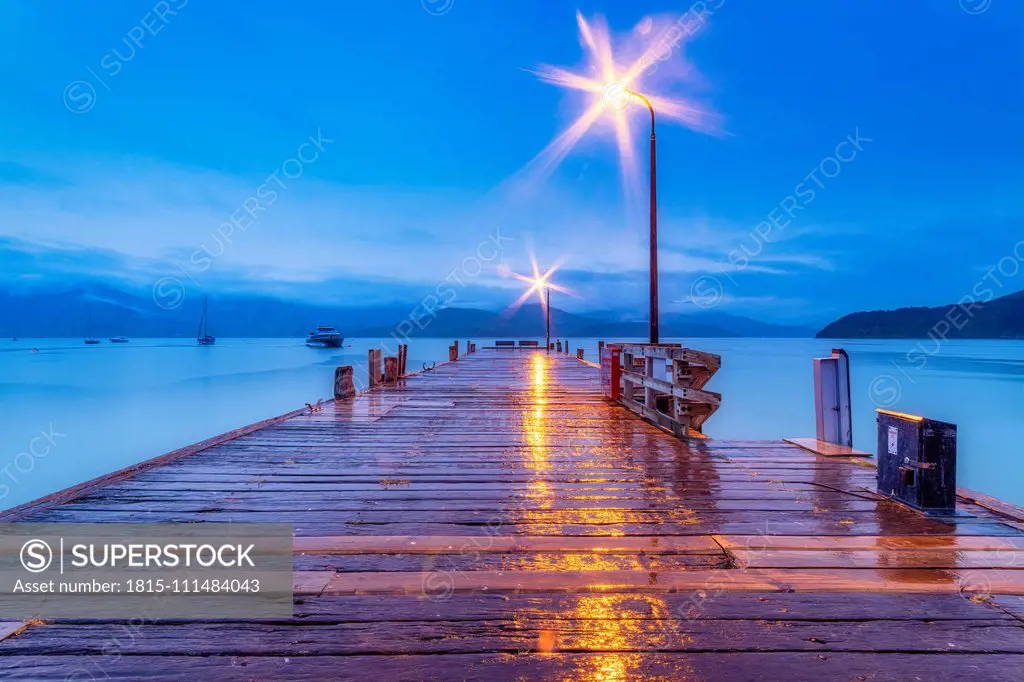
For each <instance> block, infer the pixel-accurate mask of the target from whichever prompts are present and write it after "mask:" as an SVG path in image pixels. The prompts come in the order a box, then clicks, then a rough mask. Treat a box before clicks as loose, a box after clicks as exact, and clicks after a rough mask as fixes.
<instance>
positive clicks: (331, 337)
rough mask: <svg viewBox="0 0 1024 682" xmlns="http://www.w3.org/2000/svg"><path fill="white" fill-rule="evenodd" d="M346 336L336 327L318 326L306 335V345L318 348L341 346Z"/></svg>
mask: <svg viewBox="0 0 1024 682" xmlns="http://www.w3.org/2000/svg"><path fill="white" fill-rule="evenodd" d="M344 340H345V339H344V337H343V336H342V335H341V334H340V333H338V330H337V329H335V328H334V327H317V328H316V331H311V332H310V333H309V335H308V336H306V345H307V346H314V347H316V348H341V344H342V342H343V341H344Z"/></svg>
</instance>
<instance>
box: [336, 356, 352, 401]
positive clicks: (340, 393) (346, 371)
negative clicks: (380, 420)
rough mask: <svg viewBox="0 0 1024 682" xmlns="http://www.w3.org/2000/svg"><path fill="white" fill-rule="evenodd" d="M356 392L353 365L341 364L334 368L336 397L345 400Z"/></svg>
mask: <svg viewBox="0 0 1024 682" xmlns="http://www.w3.org/2000/svg"><path fill="white" fill-rule="evenodd" d="M355 394H356V386H355V383H354V382H353V375H352V365H341V366H340V367H336V368H335V369H334V399H335V400H344V399H345V398H351V397H352V396H354V395H355Z"/></svg>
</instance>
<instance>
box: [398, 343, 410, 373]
mask: <svg viewBox="0 0 1024 682" xmlns="http://www.w3.org/2000/svg"><path fill="white" fill-rule="evenodd" d="M408 362H409V344H407V343H401V344H399V345H398V376H400V377H404V376H405V368H406V367H407V366H408Z"/></svg>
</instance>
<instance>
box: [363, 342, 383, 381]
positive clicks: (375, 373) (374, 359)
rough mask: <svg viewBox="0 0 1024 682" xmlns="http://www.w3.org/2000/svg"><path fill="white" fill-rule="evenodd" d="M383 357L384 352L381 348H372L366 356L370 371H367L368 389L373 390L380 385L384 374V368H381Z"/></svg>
mask: <svg viewBox="0 0 1024 682" xmlns="http://www.w3.org/2000/svg"><path fill="white" fill-rule="evenodd" d="M382 357H383V352H382V351H381V349H380V348H371V349H370V351H369V352H368V353H367V354H366V361H367V363H368V364H369V369H368V370H367V375H368V376H367V382H366V386H367V388H373V387H374V386H376V385H377V384H379V383H380V380H381V376H382V375H383V373H384V372H383V368H382V367H381V358H382Z"/></svg>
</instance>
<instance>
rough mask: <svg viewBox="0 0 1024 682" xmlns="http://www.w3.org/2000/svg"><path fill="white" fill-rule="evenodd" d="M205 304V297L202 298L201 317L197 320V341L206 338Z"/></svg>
mask: <svg viewBox="0 0 1024 682" xmlns="http://www.w3.org/2000/svg"><path fill="white" fill-rule="evenodd" d="M206 303H207V297H206V296H203V316H202V317H200V318H199V333H197V334H196V338H197V339H201V338H203V337H204V336H206Z"/></svg>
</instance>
